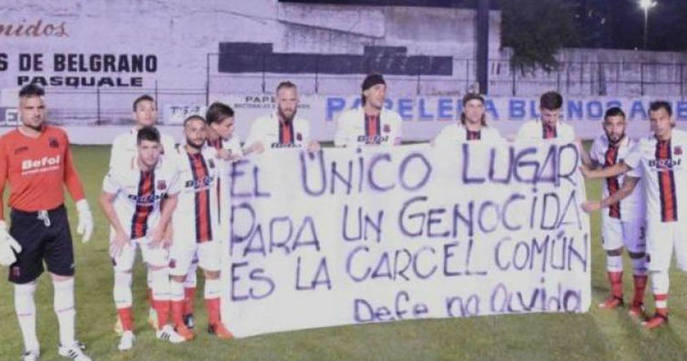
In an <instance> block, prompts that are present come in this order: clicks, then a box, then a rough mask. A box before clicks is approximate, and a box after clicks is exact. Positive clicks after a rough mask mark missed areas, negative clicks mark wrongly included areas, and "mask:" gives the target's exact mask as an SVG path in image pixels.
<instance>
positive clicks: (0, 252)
mask: <svg viewBox="0 0 687 361" xmlns="http://www.w3.org/2000/svg"><path fill="white" fill-rule="evenodd" d="M15 252H16V253H19V252H21V246H20V245H19V243H17V241H16V240H15V239H14V238H12V236H10V234H9V233H8V232H7V225H6V224H5V221H0V265H3V266H9V265H11V264H12V263H14V262H15V261H16V260H17V257H16V256H15V255H14V253H15Z"/></svg>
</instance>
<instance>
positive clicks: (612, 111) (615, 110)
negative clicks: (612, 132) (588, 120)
mask: <svg viewBox="0 0 687 361" xmlns="http://www.w3.org/2000/svg"><path fill="white" fill-rule="evenodd" d="M618 115H619V116H621V117H623V118H625V112H623V110H622V109H620V107H611V108H608V109H607V110H606V113H605V114H604V120H606V119H608V117H615V116H618Z"/></svg>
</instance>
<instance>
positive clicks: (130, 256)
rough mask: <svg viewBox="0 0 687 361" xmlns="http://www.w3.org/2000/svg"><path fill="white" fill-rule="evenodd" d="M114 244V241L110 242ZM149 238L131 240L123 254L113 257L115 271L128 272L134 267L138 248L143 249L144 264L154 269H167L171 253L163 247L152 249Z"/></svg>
mask: <svg viewBox="0 0 687 361" xmlns="http://www.w3.org/2000/svg"><path fill="white" fill-rule="evenodd" d="M110 242H112V241H110ZM149 243H150V241H149V240H148V238H138V239H134V240H131V242H129V244H127V245H126V246H124V248H123V249H122V252H121V253H120V254H119V255H118V256H117V257H112V255H110V257H112V265H113V266H114V269H115V271H121V272H126V271H130V270H131V269H132V268H133V267H134V261H135V260H136V248H138V247H140V248H141V256H143V262H145V263H147V264H149V265H151V266H153V267H165V266H167V263H168V256H169V252H168V251H167V250H166V249H164V248H162V247H155V248H151V247H150V244H149Z"/></svg>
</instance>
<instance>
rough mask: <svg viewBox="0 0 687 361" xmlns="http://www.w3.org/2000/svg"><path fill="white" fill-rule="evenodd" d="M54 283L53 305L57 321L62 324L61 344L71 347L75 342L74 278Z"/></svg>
mask: <svg viewBox="0 0 687 361" xmlns="http://www.w3.org/2000/svg"><path fill="white" fill-rule="evenodd" d="M52 284H53V286H54V288H55V294H54V297H53V306H54V308H55V314H56V315H57V323H58V324H59V326H60V344H61V345H62V346H64V347H70V346H72V345H73V344H74V342H75V340H74V319H75V318H76V308H75V307H74V278H69V279H68V280H66V281H55V280H53V282H52Z"/></svg>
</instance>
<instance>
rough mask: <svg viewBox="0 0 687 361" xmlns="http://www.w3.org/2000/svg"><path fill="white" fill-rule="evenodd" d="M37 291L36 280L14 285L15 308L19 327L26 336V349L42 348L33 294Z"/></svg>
mask: <svg viewBox="0 0 687 361" xmlns="http://www.w3.org/2000/svg"><path fill="white" fill-rule="evenodd" d="M35 292H36V282H35V281H34V282H30V283H26V284H21V285H20V284H15V285H14V310H15V312H16V313H17V319H18V320H19V328H20V329H21V334H22V337H23V338H24V350H26V351H30V350H35V351H39V350H40V345H39V344H38V336H36V303H35V302H34V300H33V294H34V293H35Z"/></svg>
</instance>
